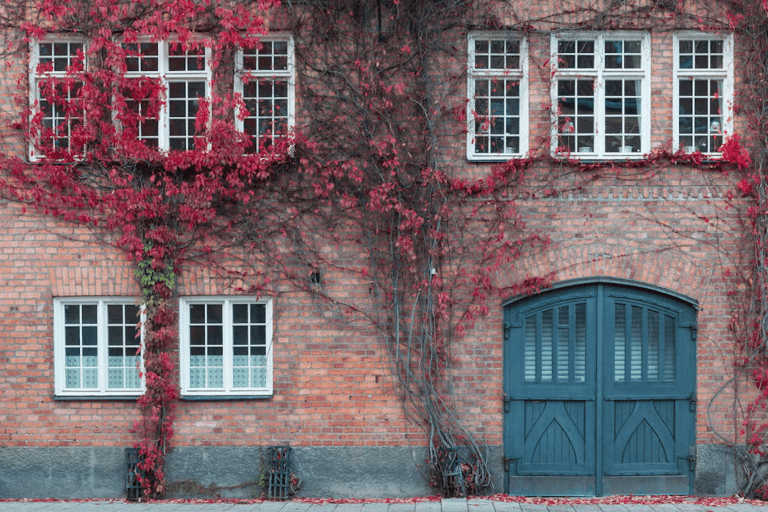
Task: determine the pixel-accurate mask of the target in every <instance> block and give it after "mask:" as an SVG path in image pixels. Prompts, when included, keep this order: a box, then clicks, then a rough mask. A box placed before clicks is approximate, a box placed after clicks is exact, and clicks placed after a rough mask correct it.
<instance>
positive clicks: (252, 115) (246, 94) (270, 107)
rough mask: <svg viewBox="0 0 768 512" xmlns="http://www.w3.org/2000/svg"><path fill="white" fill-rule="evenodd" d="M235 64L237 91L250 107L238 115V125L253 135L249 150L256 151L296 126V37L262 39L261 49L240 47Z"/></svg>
mask: <svg viewBox="0 0 768 512" xmlns="http://www.w3.org/2000/svg"><path fill="white" fill-rule="evenodd" d="M235 67H236V72H235V84H234V88H235V92H236V93H239V94H240V95H241V96H242V98H243V102H244V103H245V108H246V110H247V113H246V114H245V116H237V119H236V122H237V127H238V129H239V130H241V131H244V132H245V133H247V134H248V135H250V136H251V137H252V145H251V147H250V148H249V149H248V151H249V152H252V153H256V152H258V150H259V147H260V146H262V145H267V146H269V144H270V143H271V141H272V140H274V139H275V138H276V137H285V136H286V135H287V134H288V133H289V132H290V130H291V128H293V126H294V121H295V119H294V117H295V76H294V73H295V64H294V49H293V39H292V38H290V37H284V38H274V39H262V40H261V41H260V47H258V48H253V49H241V50H239V51H238V52H237V56H236V63H235Z"/></svg>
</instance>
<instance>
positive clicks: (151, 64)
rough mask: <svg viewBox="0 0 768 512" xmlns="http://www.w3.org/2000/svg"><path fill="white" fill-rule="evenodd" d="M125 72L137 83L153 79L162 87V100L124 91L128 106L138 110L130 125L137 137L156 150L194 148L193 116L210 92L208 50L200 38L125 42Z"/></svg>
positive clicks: (195, 132)
mask: <svg viewBox="0 0 768 512" xmlns="http://www.w3.org/2000/svg"><path fill="white" fill-rule="evenodd" d="M127 48H128V52H129V56H128V57H126V62H125V64H126V73H125V77H126V78H128V79H132V80H133V81H134V83H135V84H136V86H137V88H140V87H141V82H142V80H157V81H159V83H160V84H161V87H162V89H163V91H165V102H164V104H162V105H161V106H159V107H158V106H156V105H154V104H153V101H156V100H153V99H151V98H145V99H133V98H137V97H138V98H141V96H140V95H131V94H126V99H127V100H128V101H127V102H126V103H127V106H128V108H129V109H130V110H131V111H133V112H134V113H135V114H137V120H136V123H135V125H134V126H132V127H131V129H134V130H135V131H136V136H137V137H138V139H139V140H142V141H144V142H145V143H146V144H147V145H148V146H151V147H156V148H159V149H161V150H190V149H194V148H195V136H196V135H197V130H196V129H195V120H196V116H197V113H198V110H199V108H200V99H201V98H204V99H209V98H210V82H211V69H210V55H209V53H210V50H209V49H208V48H205V47H204V46H203V44H202V43H201V42H199V41H198V42H196V43H195V44H189V45H183V44H181V43H177V42H172V41H171V42H169V41H158V42H147V41H144V42H138V43H135V44H129V45H127ZM129 98H130V99H129Z"/></svg>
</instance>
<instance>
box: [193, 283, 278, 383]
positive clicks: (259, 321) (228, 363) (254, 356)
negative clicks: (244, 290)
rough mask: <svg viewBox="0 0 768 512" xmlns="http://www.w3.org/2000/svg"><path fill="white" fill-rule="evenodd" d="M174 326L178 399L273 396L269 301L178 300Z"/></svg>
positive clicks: (270, 309)
mask: <svg viewBox="0 0 768 512" xmlns="http://www.w3.org/2000/svg"><path fill="white" fill-rule="evenodd" d="M179 323H180V328H179V339H180V344H181V348H180V358H181V394H182V396H188V397H211V398H226V397H233V396H240V397H254V398H256V397H265V396H271V395H272V301H269V300H266V301H264V300H260V301H259V300H252V299H248V298H247V297H194V298H193V297H189V298H182V299H181V300H180V307H179Z"/></svg>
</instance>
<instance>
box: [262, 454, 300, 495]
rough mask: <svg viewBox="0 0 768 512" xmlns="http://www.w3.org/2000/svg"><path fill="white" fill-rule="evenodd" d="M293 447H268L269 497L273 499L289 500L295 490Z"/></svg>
mask: <svg viewBox="0 0 768 512" xmlns="http://www.w3.org/2000/svg"><path fill="white" fill-rule="evenodd" d="M290 458H291V449H290V448H289V447H288V446H270V447H269V448H267V464H268V471H269V488H268V489H267V497H268V498H269V499H271V500H288V499H290V498H291V496H292V495H293V493H294V492H295V490H294V489H293V487H292V485H291V461H290Z"/></svg>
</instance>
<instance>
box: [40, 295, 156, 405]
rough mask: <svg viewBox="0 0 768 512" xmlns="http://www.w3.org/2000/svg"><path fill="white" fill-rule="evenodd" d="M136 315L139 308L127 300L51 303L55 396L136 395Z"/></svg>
mask: <svg viewBox="0 0 768 512" xmlns="http://www.w3.org/2000/svg"><path fill="white" fill-rule="evenodd" d="M140 315H141V308H140V306H138V305H136V302H135V301H134V300H133V299H130V298H94V297H87V298H84V297H77V298H57V299H54V301H53V346H54V359H53V361H54V380H55V392H56V396H60V397H109V398H114V397H123V396H124V397H137V396H139V395H141V394H142V393H143V392H144V382H143V379H142V378H141V377H140V372H141V365H142V359H141V347H142V343H141V342H142V333H141V332H140V331H139V329H138V325H139V322H140V321H141V320H142V318H141V317H140ZM137 335H138V336H137Z"/></svg>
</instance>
